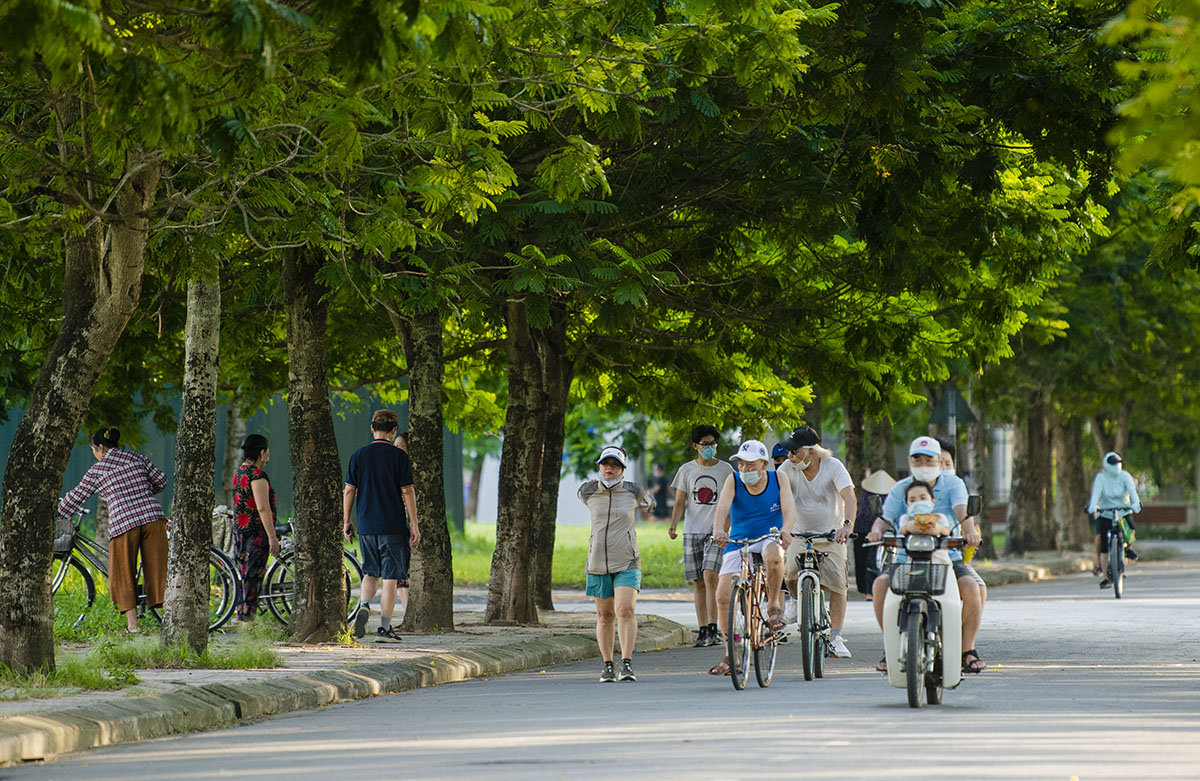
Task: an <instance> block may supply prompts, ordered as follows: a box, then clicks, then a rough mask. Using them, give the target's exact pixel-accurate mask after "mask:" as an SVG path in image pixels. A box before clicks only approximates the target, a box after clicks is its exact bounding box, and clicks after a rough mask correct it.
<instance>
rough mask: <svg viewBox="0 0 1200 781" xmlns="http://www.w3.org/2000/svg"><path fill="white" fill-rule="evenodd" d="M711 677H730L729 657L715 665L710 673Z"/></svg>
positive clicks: (723, 658)
mask: <svg viewBox="0 0 1200 781" xmlns="http://www.w3.org/2000/svg"><path fill="white" fill-rule="evenodd" d="M708 674H709V675H729V657H728V656H725V657H722V658H721V661H719V662H717V663H716V664H714V665H713V666H712V667H711V668H710V669H709V671H708Z"/></svg>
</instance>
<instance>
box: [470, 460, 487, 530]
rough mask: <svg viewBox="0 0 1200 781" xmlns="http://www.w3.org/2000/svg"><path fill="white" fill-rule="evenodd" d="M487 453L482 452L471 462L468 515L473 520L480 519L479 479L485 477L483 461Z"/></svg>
mask: <svg viewBox="0 0 1200 781" xmlns="http://www.w3.org/2000/svg"><path fill="white" fill-rule="evenodd" d="M486 460H487V454H486V453H483V452H480V453H479V454H477V455H476V456H475V461H474V462H473V463H472V464H471V484H470V485H469V486H467V507H466V515H467V517H468V518H470V519H471V520H473V521H478V520H479V481H480V480H482V479H483V462H484V461H486Z"/></svg>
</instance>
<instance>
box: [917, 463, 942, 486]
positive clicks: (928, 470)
mask: <svg viewBox="0 0 1200 781" xmlns="http://www.w3.org/2000/svg"><path fill="white" fill-rule="evenodd" d="M941 473H942V468H941V467H938V466H914V467H913V468H912V476H913V477H914V478H915V479H917V480H920V481H921V482H922V483H932V482H933V481H934V480H937V479H938V475H940V474H941Z"/></svg>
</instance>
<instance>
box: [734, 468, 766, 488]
mask: <svg viewBox="0 0 1200 781" xmlns="http://www.w3.org/2000/svg"><path fill="white" fill-rule="evenodd" d="M738 474H739V475H741V478H742V482H743V483H745V484H746V485H754V484H756V483H757V482H758V478H760V477H762V475H761V474H759V473H758V472H757V471H754V472H738Z"/></svg>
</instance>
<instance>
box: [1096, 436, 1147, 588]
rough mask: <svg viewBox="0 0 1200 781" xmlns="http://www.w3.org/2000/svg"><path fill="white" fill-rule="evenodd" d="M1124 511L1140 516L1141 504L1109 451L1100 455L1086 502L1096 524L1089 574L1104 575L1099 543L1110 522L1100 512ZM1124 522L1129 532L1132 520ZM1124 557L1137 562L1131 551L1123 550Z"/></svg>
mask: <svg viewBox="0 0 1200 781" xmlns="http://www.w3.org/2000/svg"><path fill="white" fill-rule="evenodd" d="M1126 509H1128V510H1132V511H1133V512H1135V513H1140V512H1141V511H1142V500H1141V499H1139V498H1138V492H1137V485H1136V484H1135V483H1134V481H1133V475H1131V474H1129V473H1128V472H1126V471H1125V470H1123V469H1122V468H1121V456H1120V455H1119V454H1117V453H1114V452H1112V451H1111V450H1110V451H1109V452H1107V453H1105V454H1104V462H1103V465H1102V468H1101V470H1100V471H1099V472H1097V473H1096V479H1095V480H1093V481H1092V498H1091V499H1089V500H1088V506H1087V511H1088V514H1089V515H1091V516H1092V520H1093V521H1094V522H1095V524H1096V569H1094V570H1092V573H1093V574H1096V575H1099V574H1101V573H1105V572H1108V553H1106V552H1105V551H1104V549H1103V544H1104V543H1103V540H1104V538H1105V536H1106V535H1107V534H1108V530H1109V529H1110V528H1111V527H1112V518H1105V517H1102V516H1101V515H1100V512H1101V511H1102V510H1126ZM1126 522H1127V523H1128V524H1129V528H1130V529H1132V528H1133V519H1132V518H1129V519H1127V521H1126ZM1125 555H1127V556H1128V557H1129V558H1130V559H1132V560H1133V561H1137V558H1138V556H1137V553H1136V552H1135V551H1134V550H1133V548H1127V549H1126V551H1125ZM1110 585H1111V584H1110V583H1109V581H1108V578H1107V577H1106V578H1104V580H1102V581H1100V588H1108V587H1109V586H1110Z"/></svg>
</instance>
